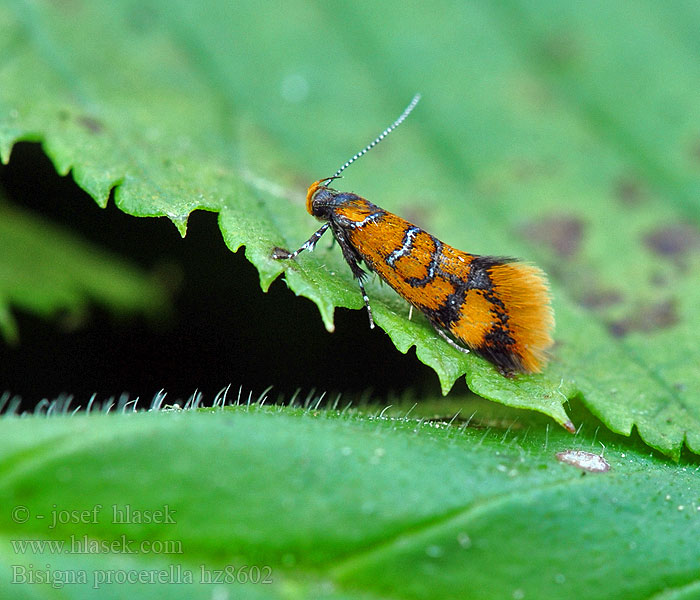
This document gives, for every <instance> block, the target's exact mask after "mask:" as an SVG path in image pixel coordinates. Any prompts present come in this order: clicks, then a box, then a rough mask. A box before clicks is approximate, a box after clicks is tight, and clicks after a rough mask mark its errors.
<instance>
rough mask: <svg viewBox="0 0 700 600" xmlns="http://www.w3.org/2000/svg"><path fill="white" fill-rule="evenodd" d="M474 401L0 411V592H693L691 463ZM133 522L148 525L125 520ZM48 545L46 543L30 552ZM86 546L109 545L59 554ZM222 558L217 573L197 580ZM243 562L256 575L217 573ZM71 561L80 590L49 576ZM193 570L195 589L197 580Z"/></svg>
mask: <svg viewBox="0 0 700 600" xmlns="http://www.w3.org/2000/svg"><path fill="white" fill-rule="evenodd" d="M478 408H479V413H478V414H479V417H478V418H474V419H463V420H462V421H461V422H456V423H453V425H452V426H448V425H447V424H446V423H436V422H432V421H421V422H418V421H416V420H414V419H404V418H403V417H402V416H401V417H397V418H389V417H388V416H386V415H385V416H383V417H378V416H376V415H375V416H374V417H372V416H368V415H364V416H356V415H353V414H352V413H347V412H345V414H343V413H342V412H340V411H335V410H320V411H314V410H308V411H304V410H303V409H290V408H280V407H264V408H259V407H258V406H255V405H253V406H251V407H250V408H248V407H246V406H245V404H244V405H242V406H239V407H236V408H233V409H228V410H225V411H216V412H213V413H199V412H197V411H184V412H168V413H150V414H138V415H129V414H126V415H124V414H119V415H108V416H105V415H89V416H85V415H79V416H74V417H73V418H67V417H55V418H49V419H42V418H39V417H34V418H30V419H22V420H19V419H8V418H6V419H3V420H2V421H0V439H2V445H1V447H0V472H1V473H2V477H1V478H0V505H1V506H2V507H3V509H2V511H0V541H1V542H2V545H1V548H2V551H1V552H0V563H2V576H1V577H0V593H2V594H3V597H6V598H10V597H12V598H41V599H43V598H47V599H48V598H55V597H57V595H59V594H60V597H62V598H67V599H73V598H90V597H94V595H95V594H99V595H100V597H107V598H127V597H135V596H136V597H139V598H142V597H143V598H151V597H153V598H161V597H163V595H164V594H166V595H168V597H177V598H180V597H182V598H212V597H214V598H219V597H226V596H227V595H228V596H229V597H235V598H300V599H301V598H329V599H340V598H353V599H355V598H357V599H360V598H365V599H367V598H372V599H383V598H386V599H389V598H392V599H396V598H401V599H403V598H406V599H409V598H411V599H414V600H417V599H430V600H436V599H441V598H445V599H447V598H449V599H452V598H479V599H481V598H494V599H495V598H551V599H553V600H554V599H558V598H566V599H569V598H588V599H591V600H594V599H599V598H600V599H603V598H620V599H630V600H631V599H638V598H656V597H664V598H693V597H696V596H697V590H698V561H700V546H698V544H697V543H696V540H697V539H698V536H700V514H699V513H700V511H699V510H698V509H700V495H699V492H700V490H699V486H698V473H697V471H698V461H697V457H690V459H689V460H687V461H686V460H683V461H682V462H681V463H680V464H679V465H674V464H671V463H669V461H668V460H666V459H665V458H664V457H663V456H661V455H658V454H656V453H650V452H649V450H648V448H647V447H645V446H644V444H643V443H642V442H641V441H640V440H639V439H638V438H634V439H632V440H628V439H624V438H621V437H620V436H616V435H614V434H612V433H610V432H609V431H607V430H606V429H605V428H601V426H600V424H599V423H597V424H596V423H593V422H592V421H587V422H586V424H585V425H584V426H583V428H582V430H581V431H580V432H579V433H578V434H577V435H576V436H572V435H570V434H569V433H567V432H566V431H564V430H563V429H561V428H559V427H555V426H554V427H551V428H550V427H548V426H546V425H545V423H544V422H543V421H544V418H543V417H539V416H538V415H535V414H534V413H531V414H530V415H527V414H526V415H522V414H521V415H517V416H516V417H515V420H514V419H513V414H512V413H513V411H512V410H511V413H510V414H509V413H507V412H504V410H503V408H502V407H499V408H500V409H501V410H500V411H495V412H492V413H491V414H490V415H489V413H488V410H486V411H485V409H484V407H481V406H479V407H478ZM576 418H577V420H579V419H581V418H582V415H576ZM567 451H579V452H584V453H588V455H589V458H592V459H593V460H594V461H595V462H596V463H601V464H602V463H603V459H601V454H604V461H605V462H606V463H607V464H608V465H609V467H610V468H609V470H608V471H607V472H600V473H592V472H587V471H584V470H581V469H580V468H578V467H576V466H572V465H570V464H565V463H563V462H560V461H558V460H557V453H559V452H567ZM115 507H116V510H117V511H118V512H115ZM127 507H128V508H127ZM127 510H129V511H130V513H129V514H127V512H126V511H127ZM83 511H85V512H83ZM159 511H160V512H159ZM166 511H167V512H166ZM137 514H138V515H139V517H137ZM145 514H149V515H151V519H154V520H161V521H163V522H161V523H140V522H139V520H140V516H142V515H145ZM166 514H167V515H168V516H167V521H166ZM72 515H78V516H76V517H73V516H72ZM80 515H83V516H82V517H80ZM54 516H55V518H56V520H57V523H56V524H54ZM42 517H43V518H42ZM49 540H50V541H53V542H55V543H61V541H63V544H64V550H65V551H60V550H59V549H57V548H56V547H55V546H54V547H51V546H48V545H43V546H42V544H44V543H45V542H47V541H49ZM89 543H91V544H97V543H101V544H108V543H112V544H114V545H113V546H112V548H114V550H113V551H111V552H108V551H101V552H96V551H93V552H84V553H79V552H76V551H78V550H80V549H85V548H86V547H87V544H89ZM93 547H95V546H93ZM70 549H73V551H74V553H71V552H70V551H69V550H70ZM45 565H49V567H48V568H47V567H46V566H45ZM227 566H228V567H229V568H233V569H234V571H233V572H231V571H230V570H229V571H228V572H226V575H227V577H233V578H234V579H228V585H225V584H226V583H227V579H226V578H224V577H223V576H222V577H221V579H220V580H219V582H218V584H215V580H214V579H213V578H214V577H215V575H213V572H214V570H223V569H225V568H226V567H227ZM244 566H245V568H243V569H241V573H243V574H246V573H247V574H250V573H251V572H252V571H251V566H256V567H258V568H259V569H260V570H261V571H260V573H262V574H263V575H265V574H267V576H268V577H269V579H270V580H271V581H272V583H270V584H263V583H260V582H259V583H254V584H251V583H247V584H245V582H244V581H243V580H239V579H236V578H237V577H239V575H238V569H239V568H242V567H244ZM265 569H267V570H265ZM47 571H48V572H49V574H48V575H42V576H44V577H46V579H44V581H45V583H43V584H41V583H37V582H36V578H37V577H38V576H37V572H41V573H42V574H45V573H46V572H47ZM187 571H189V573H190V580H189V581H190V582H189V583H188V580H187V579H185V577H186V575H185V572H187ZM81 572H84V577H85V582H86V583H79V582H78V583H73V584H69V583H66V584H65V585H64V586H63V587H61V581H70V579H69V578H70V577H71V576H73V577H77V576H78V575H77V574H79V573H81ZM154 573H155V574H154ZM203 573H204V574H205V575H203ZM206 573H209V574H210V576H211V577H212V579H211V580H210V581H211V582H212V583H211V584H210V585H199V584H200V583H206V582H207V579H206V577H207V575H206ZM52 574H53V575H52ZM30 577H34V578H35V583H34V584H31V583H28V581H29V578H30ZM109 577H111V578H112V579H111V581H112V582H114V581H119V580H126V578H127V577H129V578H130V580H132V583H129V584H126V585H122V586H119V585H116V584H115V583H111V584H110V583H109V581H110V580H109V579H108V578H109ZM13 578H14V580H15V583H14V584H13V583H11V581H12V580H13ZM23 578H24V581H23ZM149 578H150V580H149ZM54 581H55V582H57V585H58V586H59V590H58V591H57V590H56V589H54V588H53V587H52V583H53V582H54ZM237 581H241V583H236V582H237ZM259 581H260V580H259ZM21 583H24V585H20V584H21ZM158 584H160V585H158ZM662 592H663V593H665V594H666V596H661V595H659V596H657V595H656V594H661V593H662ZM91 594H92V595H91Z"/></svg>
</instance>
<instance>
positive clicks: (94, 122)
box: [78, 115, 104, 134]
mask: <svg viewBox="0 0 700 600" xmlns="http://www.w3.org/2000/svg"><path fill="white" fill-rule="evenodd" d="M78 123H79V124H80V125H82V126H83V127H85V129H87V130H88V131H89V132H90V133H94V134H98V133H102V130H103V129H104V125H103V124H102V122H101V121H99V120H98V119H95V118H94V117H88V116H86V115H82V116H80V117H78Z"/></svg>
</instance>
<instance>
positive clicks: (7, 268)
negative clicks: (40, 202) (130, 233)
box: [0, 196, 168, 341]
mask: <svg viewBox="0 0 700 600" xmlns="http://www.w3.org/2000/svg"><path fill="white" fill-rule="evenodd" d="M0 245H1V246H2V250H1V251H0V334H2V335H3V336H4V337H5V338H6V339H7V340H8V341H16V340H17V338H18V337H19V332H18V331H17V326H16V323H15V320H14V318H13V316H12V312H11V307H16V308H21V309H23V310H25V311H29V312H32V313H35V314H38V315H41V316H48V315H55V314H61V313H62V320H63V322H64V323H65V324H66V325H69V324H70V325H72V326H75V325H76V324H77V323H79V322H80V321H81V320H82V319H83V318H84V316H85V313H86V312H87V307H88V303H89V302H98V303H100V304H104V305H106V306H108V307H109V308H110V309H111V310H113V311H115V312H117V313H124V312H146V313H149V314H152V315H154V316H155V315H156V314H158V312H160V313H162V311H163V310H165V309H167V305H168V301H167V297H166V294H165V290H164V289H163V285H162V284H161V283H160V282H158V281H157V280H156V279H155V278H154V277H149V276H148V275H146V274H145V273H142V272H141V271H139V270H138V269H136V268H135V267H133V266H131V265H128V264H126V263H125V262H124V261H123V260H120V259H118V258H117V257H115V256H113V255H110V254H109V253H107V252H105V251H104V250H102V249H100V248H98V247H95V246H94V245H92V244H89V243H87V242H85V241H83V240H79V239H76V238H75V237H74V236H73V235H72V234H70V233H69V232H67V231H63V230H61V229H59V228H58V227H57V226H56V225H53V224H51V223H49V222H47V221H45V220H44V219H41V218H39V217H37V216H36V215H32V214H31V213H29V212H27V211H22V210H19V209H17V208H13V207H11V206H10V205H9V204H7V203H5V202H3V199H2V197H1V196H0Z"/></svg>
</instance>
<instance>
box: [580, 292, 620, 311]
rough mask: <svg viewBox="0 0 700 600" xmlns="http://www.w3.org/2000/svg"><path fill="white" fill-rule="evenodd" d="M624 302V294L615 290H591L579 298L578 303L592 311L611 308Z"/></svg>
mask: <svg viewBox="0 0 700 600" xmlns="http://www.w3.org/2000/svg"><path fill="white" fill-rule="evenodd" d="M622 300H623V296H622V293H621V292H618V291H617V290H613V289H608V290H604V289H589V290H586V291H585V292H584V293H583V294H582V295H581V297H580V298H578V302H579V304H580V305H581V306H583V307H584V308H588V309H591V310H596V309H602V308H609V307H610V306H613V305H615V304H618V303H619V302H622Z"/></svg>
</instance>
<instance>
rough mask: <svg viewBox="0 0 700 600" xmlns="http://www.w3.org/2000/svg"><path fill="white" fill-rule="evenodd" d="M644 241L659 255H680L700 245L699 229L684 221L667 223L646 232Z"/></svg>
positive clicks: (670, 256)
mask: <svg viewBox="0 0 700 600" xmlns="http://www.w3.org/2000/svg"><path fill="white" fill-rule="evenodd" d="M644 243H645V244H646V245H647V247H649V248H650V249H651V250H652V251H653V252H656V253H657V254H659V255H661V256H664V257H667V258H674V257H681V256H684V255H686V254H688V252H690V251H691V250H694V249H695V248H698V247H700V231H698V230H697V229H696V228H695V227H693V226H692V225H687V224H685V223H679V224H676V225H667V226H665V227H659V228H657V229H655V230H654V231H651V232H649V233H647V234H646V235H645V236H644Z"/></svg>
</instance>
